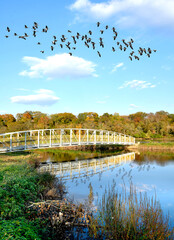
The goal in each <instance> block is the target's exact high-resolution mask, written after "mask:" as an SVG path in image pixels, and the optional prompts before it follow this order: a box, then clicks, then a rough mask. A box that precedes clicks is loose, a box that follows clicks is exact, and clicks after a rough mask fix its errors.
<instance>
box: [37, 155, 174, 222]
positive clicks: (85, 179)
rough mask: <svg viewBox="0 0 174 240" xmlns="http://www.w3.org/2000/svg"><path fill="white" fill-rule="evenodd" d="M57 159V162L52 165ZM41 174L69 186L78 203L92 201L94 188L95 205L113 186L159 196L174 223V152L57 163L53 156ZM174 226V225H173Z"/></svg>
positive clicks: (162, 205)
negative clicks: (46, 174) (131, 188)
mask: <svg viewBox="0 0 174 240" xmlns="http://www.w3.org/2000/svg"><path fill="white" fill-rule="evenodd" d="M53 160H54V163H53V162H52V161H53ZM39 171H49V172H51V173H52V174H56V176H57V177H61V178H62V179H63V181H65V183H66V187H67V190H68V192H69V197H70V198H71V199H73V200H74V201H78V202H84V201H85V200H86V199H88V195H89V191H90V189H89V186H92V189H93V194H94V204H97V202H98V201H99V200H100V199H101V197H102V195H103V194H104V192H105V189H108V187H109V186H111V185H112V184H113V183H114V184H115V186H116V187H117V190H118V191H120V192H121V191H122V189H123V186H124V188H126V189H127V191H128V192H129V187H130V185H132V184H133V185H134V186H135V187H136V190H137V192H141V193H147V195H148V196H156V199H157V200H159V202H160V204H161V207H162V209H163V211H164V213H165V214H168V213H169V215H170V220H171V222H173V220H174V184H173V183H174V153H172V152H140V153H139V152H138V153H135V152H129V153H123V154H119V155H114V156H109V157H102V158H93V159H85V160H78V159H77V158H76V160H75V161H65V159H64V161H63V162H60V159H59V162H55V158H54V159H52V158H51V157H50V156H49V155H48V158H47V161H46V162H45V163H42V164H41V166H40V168H39ZM172 225H174V224H172Z"/></svg>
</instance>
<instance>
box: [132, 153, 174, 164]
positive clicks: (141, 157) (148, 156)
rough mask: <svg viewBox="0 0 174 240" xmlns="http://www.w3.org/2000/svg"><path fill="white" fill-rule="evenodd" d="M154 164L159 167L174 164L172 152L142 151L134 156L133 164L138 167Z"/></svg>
mask: <svg viewBox="0 0 174 240" xmlns="http://www.w3.org/2000/svg"><path fill="white" fill-rule="evenodd" d="M148 161H149V163H156V164H157V165H160V166H166V165H168V164H169V162H174V152H166V151H153V152H149V151H143V152H140V153H139V154H137V153H136V154H135V161H134V162H135V163H136V164H138V165H142V164H144V163H146V162H148Z"/></svg>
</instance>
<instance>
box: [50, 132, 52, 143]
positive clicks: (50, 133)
mask: <svg viewBox="0 0 174 240" xmlns="http://www.w3.org/2000/svg"><path fill="white" fill-rule="evenodd" d="M51 146H52V141H51V129H50V147H51Z"/></svg>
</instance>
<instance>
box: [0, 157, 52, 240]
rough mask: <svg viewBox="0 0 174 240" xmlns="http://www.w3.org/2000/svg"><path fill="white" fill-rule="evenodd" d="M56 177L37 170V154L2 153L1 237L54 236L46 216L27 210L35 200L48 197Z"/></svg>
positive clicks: (0, 182) (36, 237)
mask: <svg viewBox="0 0 174 240" xmlns="http://www.w3.org/2000/svg"><path fill="white" fill-rule="evenodd" d="M54 183H55V178H54V177H53V176H51V175H50V174H49V173H44V174H43V173H42V174H40V173H38V172H37V171H36V169H35V155H34V154H31V153H24V154H22V153H15V154H14V153H10V154H6V155H0V239H3V240H7V239H27V240H28V239H31V240H34V239H35V240H36V239H38V240H39V239H51V238H49V237H50V231H49V227H50V224H49V222H48V221H47V219H45V220H43V219H41V218H39V217H38V216H37V212H36V211H33V210H30V209H28V205H29V204H31V203H32V202H39V201H41V200H43V199H45V196H46V193H47V192H48V191H49V190H50V189H51V188H53V186H54Z"/></svg>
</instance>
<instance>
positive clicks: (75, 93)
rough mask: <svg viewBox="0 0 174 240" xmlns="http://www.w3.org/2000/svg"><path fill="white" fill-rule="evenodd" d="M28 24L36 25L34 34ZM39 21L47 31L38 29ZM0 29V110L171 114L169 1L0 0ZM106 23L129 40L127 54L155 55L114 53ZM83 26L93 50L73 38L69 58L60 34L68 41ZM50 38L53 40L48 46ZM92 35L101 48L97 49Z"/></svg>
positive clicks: (173, 23) (173, 54) (172, 12)
mask: <svg viewBox="0 0 174 240" xmlns="http://www.w3.org/2000/svg"><path fill="white" fill-rule="evenodd" d="M34 21H35V22H37V23H38V24H39V28H38V29H37V37H36V38H35V37H33V36H32V26H33V22H34ZM98 21H99V22H100V23H101V24H100V27H99V28H97V26H96V23H97V22H98ZM25 24H26V25H27V26H28V29H25V28H24V25H25ZM46 25H47V26H48V28H49V29H48V32H47V33H43V32H42V28H44V27H45V26H46ZM106 25H108V26H109V28H108V29H107V30H105V26H106ZM0 26H1V27H0V64H1V68H0V69H1V70H0V86H1V88H0V114H4V113H12V114H14V115H15V114H16V113H21V112H24V111H27V110H31V111H42V112H45V113H48V114H52V113H61V112H72V113H73V114H76V115H77V114H78V113H80V112H88V111H90V112H91V111H93V112H97V113H99V114H100V115H101V114H103V113H105V112H108V113H112V114H114V113H115V112H117V113H120V114H121V115H128V114H131V113H135V112H138V111H143V112H156V111H160V110H164V111H167V112H170V113H174V111H173V110H174V101H173V99H174V94H173V91H174V81H173V76H174V69H173V65H174V47H173V44H174V40H173V39H174V1H172V0H161V1H159V0H153V1H151V0H143V1H142V0H110V1H108V0H105V1H99V0H98V1H97V0H95V1H94V0H67V1H59V0H53V1H51V2H50V1H46V0H42V1H41V0H38V1H33V0H30V1H28V0H26V1H20V0H16V1H12V0H7V1H1V3H0ZM7 26H8V27H9V28H10V32H9V33H8V32H7V30H6V28H7ZM112 27H115V29H116V31H117V32H118V37H117V40H118V41H121V40H122V39H125V40H126V41H130V38H133V39H134V43H133V46H134V51H135V52H137V50H138V48H139V47H142V48H148V47H150V48H151V49H157V52H156V53H152V54H151V57H150V58H148V57H147V56H145V55H143V56H141V57H140V61H137V60H135V59H133V61H130V59H129V53H130V52H131V49H129V50H128V49H127V50H126V51H125V52H124V51H120V50H119V48H118V47H117V46H116V43H115V42H114V40H113V32H112ZM102 29H104V30H105V31H104V33H103V34H101V33H100V30H102ZM68 30H71V31H72V33H68ZM89 30H91V31H92V33H93V34H92V36H91V37H92V39H93V40H94V41H95V42H97V45H96V49H95V51H94V50H93V49H92V47H90V48H89V49H88V48H87V47H85V45H84V42H82V41H81V40H79V41H78V42H77V44H76V50H71V52H72V54H73V55H72V56H70V55H69V52H70V50H68V48H67V47H64V48H63V49H61V48H60V46H59V44H60V39H59V38H60V36H61V35H62V34H64V35H65V37H66V38H67V41H71V42H72V38H71V36H72V35H74V34H77V32H79V33H80V34H81V35H84V34H87V33H88V31H89ZM14 32H16V33H17V34H18V35H23V34H24V33H25V32H27V34H28V35H29V37H28V38H27V40H26V41H25V40H23V39H19V38H18V36H17V37H15V36H14ZM5 35H8V36H9V37H8V38H6V37H5ZM53 35H55V36H56V37H57V39H58V43H57V45H56V46H55V48H54V50H53V51H51V49H50V46H51V45H52V43H51V42H52V41H53ZM88 36H90V35H89V34H88ZM100 37H102V38H103V42H104V45H105V47H104V48H101V47H100V46H99V38H100ZM38 41H39V42H41V45H37V42H38ZM112 46H114V47H115V48H116V52H112V49H111V48H112ZM41 50H44V54H42V53H41V52H40V51H41ZM97 51H100V52H101V55H102V57H101V58H100V57H99V56H98V54H97Z"/></svg>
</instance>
